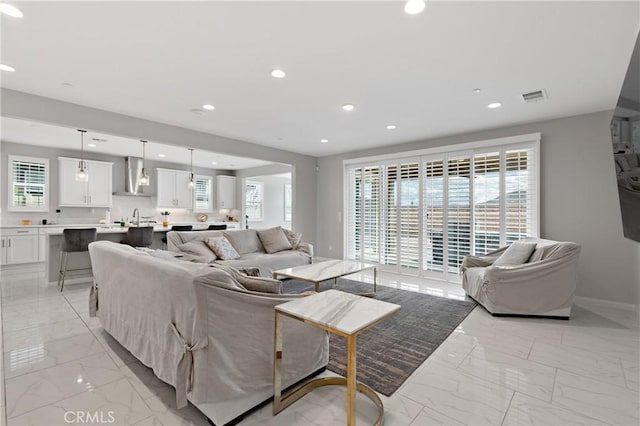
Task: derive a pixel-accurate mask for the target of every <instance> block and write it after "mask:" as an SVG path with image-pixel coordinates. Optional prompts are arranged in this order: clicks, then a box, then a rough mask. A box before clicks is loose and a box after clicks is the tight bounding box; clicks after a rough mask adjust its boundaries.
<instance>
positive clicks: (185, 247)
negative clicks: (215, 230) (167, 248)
mask: <svg viewBox="0 0 640 426" xmlns="http://www.w3.org/2000/svg"><path fill="white" fill-rule="evenodd" d="M178 249H179V250H180V251H183V252H185V253H189V254H192V255H194V256H198V257H199V258H200V261H202V262H203V263H211V262H213V261H214V260H216V259H217V258H218V256H216V254H215V253H214V252H213V251H212V250H211V249H210V248H209V246H208V245H206V244H205V242H204V241H198V240H193V241H189V242H188V243H184V244H180V245H179V246H178Z"/></svg>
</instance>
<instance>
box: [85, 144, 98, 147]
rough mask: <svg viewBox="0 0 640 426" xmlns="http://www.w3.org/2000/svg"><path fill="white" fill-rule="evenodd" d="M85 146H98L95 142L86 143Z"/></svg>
mask: <svg viewBox="0 0 640 426" xmlns="http://www.w3.org/2000/svg"><path fill="white" fill-rule="evenodd" d="M87 146H88V147H89V148H95V147H96V146H98V145H96V144H95V143H88V144H87Z"/></svg>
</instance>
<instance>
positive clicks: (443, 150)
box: [343, 133, 541, 279]
mask: <svg viewBox="0 0 640 426" xmlns="http://www.w3.org/2000/svg"><path fill="white" fill-rule="evenodd" d="M540 140H541V134H540V133H530V134H524V135H517V136H509V137H504V138H496V139H489V140H482V141H475V142H468V143H461V144H455V145H445V146H439V147H434V148H428V149H422V150H416V151H407V152H396V153H390V154H385V155H376V156H371V157H364V158H354V159H347V160H344V161H343V186H344V187H343V217H344V218H345V220H344V221H343V253H344V255H345V256H346V255H347V253H348V252H349V251H350V250H349V247H348V242H349V238H348V235H349V229H348V225H349V220H348V218H349V214H350V212H349V206H350V205H352V204H353V203H352V202H351V200H350V199H349V198H350V195H351V194H350V184H351V182H350V180H349V173H350V170H352V169H354V168H357V167H372V166H374V165H380V166H384V165H387V164H392V163H393V164H396V163H397V164H399V163H400V162H402V161H412V160H413V161H415V158H419V160H418V161H419V162H420V164H421V166H420V167H421V168H422V164H424V161H425V159H426V158H429V157H441V156H442V157H443V158H444V160H445V161H446V160H447V159H448V158H449V157H451V156H456V155H458V154H462V153H464V154H468V155H470V156H471V158H472V159H473V156H474V154H480V153H483V152H488V151H491V150H498V151H500V152H501V153H502V154H501V156H503V153H505V152H506V151H508V150H511V149H522V148H526V147H529V148H532V149H533V161H534V163H535V164H534V169H533V170H534V171H535V176H532V177H530V179H534V182H532V184H533V185H534V186H535V194H534V199H533V200H532V205H533V206H534V208H535V216H534V217H533V218H532V219H533V220H532V222H533V223H532V236H534V237H539V236H540V192H541V188H540ZM503 166H504V165H503V164H501V170H502V172H501V173H502V174H504V170H503ZM472 169H473V168H472ZM472 173H473V172H472ZM502 177H503V179H501V184H502V185H503V184H504V176H502ZM421 185H422V178H421ZM421 191H422V189H421ZM445 191H446V186H445ZM472 192H473V191H472ZM471 197H473V194H471ZM471 201H473V198H472V199H471ZM422 208H424V206H421V209H422ZM420 216H421V217H422V216H423V214H422V213H421V215H420ZM500 221H501V224H502V223H504V217H503V214H501V219H500ZM421 226H422V224H421ZM472 232H473V231H472ZM501 234H502V233H501ZM501 238H503V235H501ZM501 242H502V241H501ZM444 249H445V250H446V241H445V247H444ZM445 252H446V251H445ZM421 263H422V261H421ZM443 268H444V269H445V270H446V269H447V268H446V264H445V265H443ZM395 270H396V272H400V273H402V272H404V271H403V270H402V268H396V269H395ZM418 271H420V272H419V275H420V276H423V272H422V270H421V268H418ZM424 275H427V274H426V273H425V274H424ZM443 275H444V276H445V277H446V274H443ZM444 279H448V278H444Z"/></svg>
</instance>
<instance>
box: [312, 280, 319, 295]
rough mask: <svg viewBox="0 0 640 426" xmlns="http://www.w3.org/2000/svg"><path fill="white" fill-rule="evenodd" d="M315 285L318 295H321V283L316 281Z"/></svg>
mask: <svg viewBox="0 0 640 426" xmlns="http://www.w3.org/2000/svg"><path fill="white" fill-rule="evenodd" d="M313 285H315V287H316V293H319V292H320V283H319V282H318V281H314V282H313Z"/></svg>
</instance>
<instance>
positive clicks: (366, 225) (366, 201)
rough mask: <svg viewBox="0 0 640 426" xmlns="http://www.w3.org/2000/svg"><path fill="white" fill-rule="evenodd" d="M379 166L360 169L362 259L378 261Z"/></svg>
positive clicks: (380, 180)
mask: <svg viewBox="0 0 640 426" xmlns="http://www.w3.org/2000/svg"><path fill="white" fill-rule="evenodd" d="M380 174H381V168H380V167H365V168H364V169H363V171H362V183H363V185H362V201H363V206H362V239H361V241H362V248H361V252H362V260H364V261H368V262H379V261H380V185H381V182H382V179H381V176H380Z"/></svg>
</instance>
